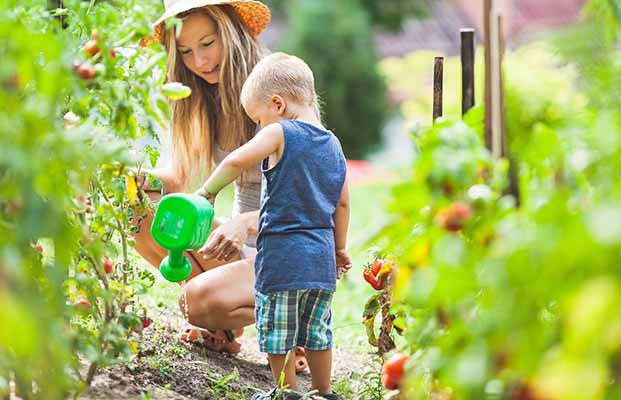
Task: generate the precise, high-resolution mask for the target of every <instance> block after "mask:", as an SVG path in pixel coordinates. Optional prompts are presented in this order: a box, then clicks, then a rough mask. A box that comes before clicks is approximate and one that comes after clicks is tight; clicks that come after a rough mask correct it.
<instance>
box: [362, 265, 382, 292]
mask: <svg viewBox="0 0 621 400" xmlns="http://www.w3.org/2000/svg"><path fill="white" fill-rule="evenodd" d="M362 276H364V280H365V281H367V282H368V283H369V284H370V285H371V286H372V287H373V289H375V290H382V289H384V287H385V286H386V281H384V280H382V281H378V280H377V276H376V275H375V274H374V273H373V267H371V266H367V267H366V268H365V269H364V271H363V272H362Z"/></svg>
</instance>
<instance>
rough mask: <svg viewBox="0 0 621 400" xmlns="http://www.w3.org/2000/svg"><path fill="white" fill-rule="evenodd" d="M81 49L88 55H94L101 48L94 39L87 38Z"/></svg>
mask: <svg viewBox="0 0 621 400" xmlns="http://www.w3.org/2000/svg"><path fill="white" fill-rule="evenodd" d="M82 50H84V52H85V53H86V54H88V55H89V56H91V57H95V56H96V55H97V54H99V50H101V49H100V48H99V45H98V44H97V42H96V41H95V40H89V41H88V42H86V44H85V45H84V47H83V48H82Z"/></svg>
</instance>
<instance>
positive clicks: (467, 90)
mask: <svg viewBox="0 0 621 400" xmlns="http://www.w3.org/2000/svg"><path fill="white" fill-rule="evenodd" d="M460 36H461V114H462V115H465V114H466V113H467V112H468V111H469V110H470V109H471V108H472V107H474V29H462V30H460Z"/></svg>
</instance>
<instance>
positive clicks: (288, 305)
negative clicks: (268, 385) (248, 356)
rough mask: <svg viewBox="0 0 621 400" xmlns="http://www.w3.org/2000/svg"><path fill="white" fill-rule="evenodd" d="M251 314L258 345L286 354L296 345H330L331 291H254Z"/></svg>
mask: <svg viewBox="0 0 621 400" xmlns="http://www.w3.org/2000/svg"><path fill="white" fill-rule="evenodd" d="M255 294H256V302H255V318H256V321H257V330H258V331H259V348H260V350H261V351H262V352H264V353H268V354H286V353H287V352H288V351H289V350H292V349H293V348H295V347H296V346H301V347H304V348H305V349H309V350H328V349H330V348H332V329H331V323H332V312H331V311H330V305H331V304H332V296H333V294H334V293H333V292H331V291H328V290H321V289H302V290H287V291H282V292H270V293H259V292H256V293H255Z"/></svg>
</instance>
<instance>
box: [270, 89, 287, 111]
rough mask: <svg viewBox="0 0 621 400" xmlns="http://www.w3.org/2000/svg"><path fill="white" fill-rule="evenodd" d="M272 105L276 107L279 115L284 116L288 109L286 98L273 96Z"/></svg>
mask: <svg viewBox="0 0 621 400" xmlns="http://www.w3.org/2000/svg"><path fill="white" fill-rule="evenodd" d="M272 104H273V105H274V107H276V111H277V112H278V114H279V115H284V113H285V110H286V109H287V101H286V100H285V99H284V97H282V96H280V95H278V94H275V95H273V96H272Z"/></svg>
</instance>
